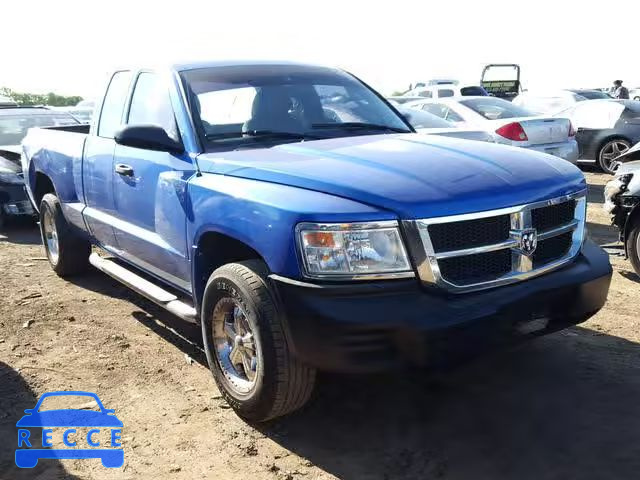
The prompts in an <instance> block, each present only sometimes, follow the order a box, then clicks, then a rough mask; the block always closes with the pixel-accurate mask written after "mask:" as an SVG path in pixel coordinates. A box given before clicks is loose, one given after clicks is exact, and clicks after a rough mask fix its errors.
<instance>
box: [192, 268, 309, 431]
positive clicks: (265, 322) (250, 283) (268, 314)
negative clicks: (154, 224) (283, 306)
mask: <svg viewBox="0 0 640 480" xmlns="http://www.w3.org/2000/svg"><path fill="white" fill-rule="evenodd" d="M266 275H267V269H266V266H265V265H264V263H263V262H260V261H257V260H249V261H245V262H238V263H230V264H227V265H224V266H222V267H220V268H218V269H217V270H216V271H214V272H213V274H212V275H211V277H210V278H209V281H208V282H207V286H206V288H205V292H204V298H203V302H202V315H201V321H202V337H203V344H204V349H205V353H206V355H207V360H208V362H209V368H210V369H211V372H212V374H213V378H214V379H215V381H216V384H217V385H218V388H219V389H220V392H221V393H222V396H223V397H224V398H225V400H226V401H227V403H229V405H230V406H231V407H232V408H233V409H234V410H235V411H236V413H237V414H238V415H240V416H241V417H244V418H246V419H247V420H250V421H254V422H264V421H266V420H270V419H272V418H276V417H280V416H283V415H286V414H288V413H290V412H293V411H294V410H297V409H298V408H300V407H302V406H303V405H304V404H305V403H306V402H307V400H308V399H309V397H310V396H311V393H312V391H313V386H314V383H315V370H314V369H313V368H310V367H308V366H306V365H305V364H303V363H301V362H300V361H299V360H298V359H297V358H295V357H294V356H293V355H292V354H291V352H290V349H289V346H288V344H287V340H286V338H285V334H284V329H283V325H282V320H281V316H280V315H279V314H278V311H277V309H276V306H275V303H274V300H273V296H272V294H271V292H270V290H269V287H268V286H267V282H266Z"/></svg>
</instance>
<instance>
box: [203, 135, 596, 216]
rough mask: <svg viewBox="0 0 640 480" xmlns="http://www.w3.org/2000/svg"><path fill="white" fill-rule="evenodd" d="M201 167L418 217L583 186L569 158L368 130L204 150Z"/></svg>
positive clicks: (471, 209) (491, 206)
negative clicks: (364, 133)
mask: <svg viewBox="0 0 640 480" xmlns="http://www.w3.org/2000/svg"><path fill="white" fill-rule="evenodd" d="M198 164H199V167H200V169H201V171H203V172H208V173H215V174H221V175H230V176H234V177H241V178H248V179H253V180H260V181H265V182H272V183H280V184H283V185H290V186H295V187H298V188H304V189H309V190H314V191H318V192H324V193H328V194H331V195H336V196H340V197H344V198H348V199H350V200H354V201H358V202H361V203H364V204H367V205H371V206H375V207H377V208H382V209H386V210H390V211H393V212H395V213H396V214H397V215H398V216H400V218H403V219H415V218H429V217H437V216H446V215H456V214H463V213H471V212H479V211H484V210H492V209H498V208H504V207H510V206H515V205H520V204H526V203H530V202H536V201H539V200H546V199H549V198H553V197H557V196H561V195H565V194H568V193H573V192H576V191H580V190H583V189H585V188H586V183H585V180H584V176H583V175H582V173H581V172H580V170H578V169H577V168H576V167H574V166H573V165H571V164H570V163H569V162H567V161H565V160H561V159H559V158H556V157H552V156H550V155H546V154H542V153H538V152H531V151H528V150H525V149H520V148H515V147H506V146H500V145H496V144H492V143H483V142H473V141H467V140H460V139H456V138H449V137H444V136H435V135H434V136H429V137H427V136H424V135H417V134H397V135H371V136H369V135H367V136H357V137H342V138H334V139H328V140H314V141H307V142H299V143H289V144H284V145H278V146H275V147H271V148H262V149H247V150H237V151H232V152H221V153H206V154H202V155H200V156H199V157H198Z"/></svg>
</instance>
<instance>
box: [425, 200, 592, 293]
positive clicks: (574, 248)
mask: <svg viewBox="0 0 640 480" xmlns="http://www.w3.org/2000/svg"><path fill="white" fill-rule="evenodd" d="M585 195H586V192H584V191H582V192H579V193H577V194H573V195H568V196H564V197H560V198H555V199H552V200H547V201H543V202H536V203H533V204H529V205H521V206H518V207H512V208H506V209H501V210H495V211H489V212H480V213H474V214H468V215H458V216H453V217H444V218H434V219H425V220H418V221H416V222H415V225H416V227H417V229H418V231H419V233H420V238H421V239H422V245H423V247H424V252H425V254H426V255H425V259H424V261H423V262H421V263H420V264H419V265H418V272H419V274H420V277H421V279H422V281H424V282H426V283H431V284H437V285H440V286H442V287H444V288H446V289H448V290H450V291H453V292H466V291H472V290H481V289H485V288H491V287H496V286H500V285H505V284H509V283H514V282H517V281H521V280H525V279H527V278H531V277H533V276H537V275H541V274H543V273H546V272H549V271H551V270H553V269H555V268H558V267H560V266H562V265H564V264H566V263H567V262H569V261H571V259H573V258H574V257H575V256H576V255H577V254H578V253H579V251H580V249H581V248H582V242H583V239H584V227H585V215H586V196H585ZM536 241H537V246H535V248H534V247H533V245H534V244H535V243H536Z"/></svg>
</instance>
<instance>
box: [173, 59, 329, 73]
mask: <svg viewBox="0 0 640 480" xmlns="http://www.w3.org/2000/svg"><path fill="white" fill-rule="evenodd" d="M251 65H290V66H292V67H293V66H296V67H316V68H331V67H327V66H326V65H314V64H310V63H304V62H293V61H289V60H247V59H243V60H237V59H236V60H233V59H232V60H206V61H195V62H178V63H174V64H172V65H171V68H172V69H173V70H176V71H178V72H183V71H186V70H196V69H200V68H215V67H233V66H251Z"/></svg>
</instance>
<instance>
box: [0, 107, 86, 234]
mask: <svg viewBox="0 0 640 480" xmlns="http://www.w3.org/2000/svg"><path fill="white" fill-rule="evenodd" d="M79 124H80V122H79V121H78V120H76V119H75V118H74V117H73V116H71V115H69V114H68V113H66V112H56V111H52V110H48V109H47V108H43V107H21V106H16V105H15V104H14V105H7V106H0V226H2V225H3V224H4V222H5V220H6V218H7V217H10V216H16V215H21V216H24V215H34V210H33V208H32V206H31V202H30V201H29V197H28V196H27V193H26V191H25V188H24V178H23V176H22V167H21V165H20V152H21V147H20V142H22V139H23V138H24V137H25V135H26V134H27V131H28V130H29V129H30V128H32V127H53V126H65V125H79Z"/></svg>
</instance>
